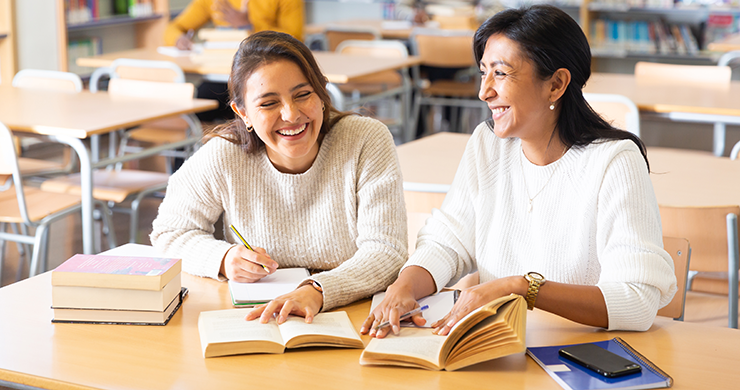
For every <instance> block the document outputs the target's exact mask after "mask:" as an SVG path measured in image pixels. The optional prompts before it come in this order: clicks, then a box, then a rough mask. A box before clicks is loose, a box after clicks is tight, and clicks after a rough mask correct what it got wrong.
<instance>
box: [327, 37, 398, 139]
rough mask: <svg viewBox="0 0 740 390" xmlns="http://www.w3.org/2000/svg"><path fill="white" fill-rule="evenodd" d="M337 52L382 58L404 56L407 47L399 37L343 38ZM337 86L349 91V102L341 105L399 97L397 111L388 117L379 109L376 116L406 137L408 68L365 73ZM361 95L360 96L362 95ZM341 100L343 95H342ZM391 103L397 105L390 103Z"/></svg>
mask: <svg viewBox="0 0 740 390" xmlns="http://www.w3.org/2000/svg"><path fill="white" fill-rule="evenodd" d="M336 52H337V53H341V54H349V55H364V56H374V57H386V58H407V57H408V55H409V54H408V50H407V49H406V45H404V44H403V43H402V42H400V41H391V40H373V41H367V40H346V41H343V42H342V43H340V44H339V45H338V46H337V49H336ZM338 88H339V90H340V91H341V92H343V93H344V94H349V95H350V96H351V98H350V99H349V102H347V103H342V104H343V105H345V106H359V105H363V104H365V103H370V102H376V101H379V100H382V99H386V98H392V99H393V101H392V102H393V103H395V99H396V98H400V99H401V105H400V110H399V114H398V115H397V116H396V115H393V114H391V116H393V117H394V118H393V119H391V118H388V117H386V116H384V115H383V113H380V112H378V113H377V114H378V115H379V119H380V120H381V121H383V123H385V124H386V125H387V126H388V127H389V128H393V127H399V128H400V129H401V133H402V134H401V137H402V138H403V139H404V140H407V139H408V138H409V135H408V134H407V132H409V131H411V129H410V128H409V127H408V124H409V121H410V119H409V117H410V112H411V103H410V102H411V91H412V85H411V77H410V76H409V73H408V70H407V69H403V70H401V71H400V72H398V71H393V70H389V71H385V72H382V73H379V74H375V75H370V76H365V77H363V78H360V79H357V80H355V81H353V82H351V83H347V84H340V85H338ZM363 96H364V97H363ZM342 100H343V101H345V102H346V101H347V99H344V98H342ZM392 107H397V105H395V104H392V105H391V108H392ZM339 108H340V109H345V107H339Z"/></svg>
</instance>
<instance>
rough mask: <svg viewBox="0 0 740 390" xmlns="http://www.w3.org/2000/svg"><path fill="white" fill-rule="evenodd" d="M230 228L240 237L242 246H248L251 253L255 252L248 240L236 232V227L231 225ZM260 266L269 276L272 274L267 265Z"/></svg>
mask: <svg viewBox="0 0 740 390" xmlns="http://www.w3.org/2000/svg"><path fill="white" fill-rule="evenodd" d="M229 227H230V228H231V230H232V231H233V232H234V234H236V236H237V237H239V240H240V241H241V242H242V244H244V246H246V247H247V249H249V250H250V251H252V252H254V249H252V247H251V246H249V244H247V240H245V239H244V237H242V235H241V234H239V232H238V231H237V230H236V228H235V227H234V225H229ZM257 264H259V263H257ZM259 265H261V266H262V268H263V269H264V270H265V271H267V273H268V274H269V273H270V270H269V269H267V267H265V265H264V264H259Z"/></svg>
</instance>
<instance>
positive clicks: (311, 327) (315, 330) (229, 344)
mask: <svg viewBox="0 0 740 390" xmlns="http://www.w3.org/2000/svg"><path fill="white" fill-rule="evenodd" d="M248 312H249V311H248V310H241V309H240V310H236V309H227V310H211V311H204V312H201V313H200V315H199V316H198V333H199V334H200V344H201V348H202V350H203V357H204V358H209V357H216V356H228V355H241V354H249V353H283V352H285V349H286V348H302V347H343V348H362V347H364V344H363V342H362V339H361V338H360V335H359V334H358V333H357V330H355V328H354V326H352V322H351V321H350V320H349V316H348V315H347V312H344V311H334V312H327V313H319V314H317V315H316V316H315V317H314V319H313V322H312V323H310V324H307V323H306V321H305V319H304V318H303V317H297V316H289V317H288V319H287V320H286V321H285V322H284V323H282V324H280V325H278V324H277V321H275V319H274V318H272V319H270V321H269V322H268V323H266V324H263V323H261V322H259V320H254V321H246V320H245V319H244V316H246V315H247V313H248Z"/></svg>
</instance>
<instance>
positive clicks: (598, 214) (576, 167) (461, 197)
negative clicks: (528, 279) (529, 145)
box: [406, 124, 676, 330]
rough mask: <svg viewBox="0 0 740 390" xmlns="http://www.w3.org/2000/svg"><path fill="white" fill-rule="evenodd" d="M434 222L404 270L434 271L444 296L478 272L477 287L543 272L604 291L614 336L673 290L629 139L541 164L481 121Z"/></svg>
mask: <svg viewBox="0 0 740 390" xmlns="http://www.w3.org/2000/svg"><path fill="white" fill-rule="evenodd" d="M551 175H552V177H550V176H551ZM524 176H526V178H524V179H523V177H524ZM548 179H549V183H548ZM525 182H526V185H527V186H528V190H525V187H524V186H525ZM540 190H542V191H541V192H540V193H539V194H538V195H535V194H537V193H538V191H540ZM530 197H534V200H533V208H532V211H531V212H528V205H529V198H530ZM432 215H433V218H430V219H429V220H428V221H427V224H426V226H425V227H424V228H422V229H421V231H420V232H419V240H418V242H417V249H416V251H415V252H414V254H413V255H412V256H411V258H410V259H409V261H408V262H407V263H406V266H409V265H418V266H421V267H423V268H425V269H426V270H428V271H429V272H430V273H431V275H432V276H433V277H434V280H435V282H436V284H437V288H438V289H441V288H442V287H444V286H445V285H448V284H452V283H454V282H456V281H457V280H458V279H459V278H461V277H463V276H465V275H466V274H468V273H471V272H474V271H476V270H478V271H480V280H481V282H487V281H490V280H494V279H497V278H501V277H505V276H511V275H524V274H525V273H527V272H530V271H537V272H539V273H541V274H542V275H544V276H545V278H546V279H548V280H553V281H556V282H562V283H571V284H579V285H596V286H598V287H599V288H600V289H601V292H602V293H603V295H604V299H605V301H606V307H607V311H608V314H609V329H625V330H645V329H647V328H649V327H650V326H651V325H652V322H653V320H654V319H655V315H656V312H657V310H658V309H659V308H660V307H663V306H665V305H666V304H667V303H668V302H670V300H671V298H672V297H673V294H674V293H675V291H676V278H675V274H674V272H673V261H672V259H671V257H670V256H669V255H668V253H667V252H666V251H665V250H664V249H663V240H662V233H661V225H660V214H659V211H658V204H657V200H656V199H655V193H654V192H653V187H652V184H651V182H650V178H649V176H648V171H647V168H646V165H645V160H644V159H643V157H642V155H641V154H640V151H639V149H638V148H637V146H636V145H635V143H634V142H632V141H629V140H622V141H606V142H595V143H592V144H590V145H588V146H585V147H573V148H571V149H570V150H569V151H568V152H567V153H566V154H565V155H564V156H563V157H562V158H561V159H560V160H558V161H556V162H554V163H552V164H549V165H547V166H537V165H534V164H532V163H530V162H529V160H527V158H526V157H525V156H524V154H523V152H522V148H521V141H520V140H519V139H518V138H512V139H499V138H498V137H496V136H495V135H494V134H493V132H492V131H491V130H490V129H488V127H487V125H485V124H481V125H480V126H478V128H477V129H476V130H475V133H474V134H473V136H472V137H471V139H470V142H469V143H468V145H467V147H466V150H465V154H464V156H463V159H462V161H461V163H460V166H459V168H458V171H457V174H456V175H455V179H454V182H453V184H452V188H451V189H450V191H449V193H448V194H447V196H446V198H445V200H444V203H443V204H442V207H441V210H434V212H433V214H432Z"/></svg>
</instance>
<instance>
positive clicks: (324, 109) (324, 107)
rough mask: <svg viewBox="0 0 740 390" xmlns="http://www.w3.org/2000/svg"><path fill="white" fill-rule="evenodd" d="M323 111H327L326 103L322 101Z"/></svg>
mask: <svg viewBox="0 0 740 390" xmlns="http://www.w3.org/2000/svg"><path fill="white" fill-rule="evenodd" d="M321 111H322V112H323V111H326V104H324V103H321Z"/></svg>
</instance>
